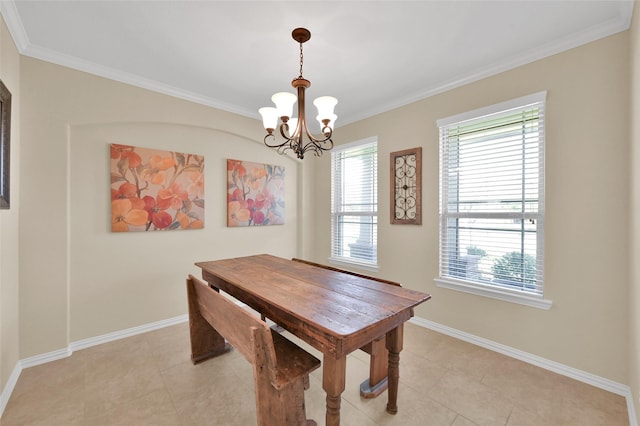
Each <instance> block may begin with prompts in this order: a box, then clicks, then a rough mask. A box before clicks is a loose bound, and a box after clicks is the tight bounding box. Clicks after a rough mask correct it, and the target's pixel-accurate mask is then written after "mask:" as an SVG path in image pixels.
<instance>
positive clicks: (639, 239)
mask: <svg viewBox="0 0 640 426" xmlns="http://www.w3.org/2000/svg"><path fill="white" fill-rule="evenodd" d="M630 36H631V111H630V117H631V119H630V122H631V155H630V158H631V192H630V194H631V206H630V210H629V212H630V213H629V214H630V217H631V224H630V232H629V234H630V235H631V244H630V250H629V262H630V271H631V278H630V280H629V284H630V297H629V385H630V386H631V392H632V394H633V401H634V405H635V407H636V410H640V262H639V261H638V259H639V258H640V216H638V211H640V119H639V117H640V1H636V2H635V4H634V10H633V18H632V21H631V34H630Z"/></svg>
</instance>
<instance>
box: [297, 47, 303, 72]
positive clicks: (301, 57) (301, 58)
mask: <svg viewBox="0 0 640 426" xmlns="http://www.w3.org/2000/svg"><path fill="white" fill-rule="evenodd" d="M302 60H303V56H302V43H300V77H298V78H302Z"/></svg>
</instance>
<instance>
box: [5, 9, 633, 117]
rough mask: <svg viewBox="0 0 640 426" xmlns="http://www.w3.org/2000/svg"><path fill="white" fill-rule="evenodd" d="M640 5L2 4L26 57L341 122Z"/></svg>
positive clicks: (579, 35)
mask: <svg viewBox="0 0 640 426" xmlns="http://www.w3.org/2000/svg"><path fill="white" fill-rule="evenodd" d="M632 10H633V1H632V0H624V1H614V0H605V1H594V0H569V1H565V0H529V1H520V0H512V1H508V0H502V1H485V0H475V1H453V0H440V1H437V0H431V1H398V0H395V1H238V0H236V1H202V0H201V1H178V0H173V1H169V0H164V1H150V0H140V1H126V0H125V1H114V0H111V1H100V0H74V1H64V0H48V1H34V0H26V1H25V0H2V1H0V11H1V12H2V14H3V16H4V18H5V21H6V22H7V25H8V27H9V30H10V32H11V34H12V36H13V38H14V40H15V41H16V44H17V45H18V49H19V50H20V53H22V54H23V55H26V56H30V57H34V58H38V59H42V60H45V61H49V62H53V63H56V64H60V65H63V66H67V67H70V68H74V69H78V70H81V71H86V72H89V73H93V74H96V75H100V76H103V77H107V78H111V79H114V80H117V81H121V82H125V83H128V84H132V85H135V86H140V87H143V88H147V89H151V90H154V91H158V92H161V93H166V94H169V95H172V96H176V97H179V98H183V99H187V100H191V101H194V102H198V103H202V104H205V105H209V106H213V107H216V108H220V109H223V110H226V111H230V112H234V113H238V114H242V115H245V116H248V117H256V118H257V117H258V114H257V109H258V108H259V107H261V106H270V105H271V102H270V97H271V95H272V94H273V93H275V92H278V91H293V89H291V86H290V83H291V80H292V79H294V78H296V77H297V76H298V74H299V47H298V44H297V42H295V41H294V40H293V39H292V38H291V31H292V30H293V29H294V28H295V27H299V26H302V27H306V28H308V29H309V30H310V31H311V40H309V41H308V42H307V43H305V44H304V72H303V74H304V77H305V78H307V79H309V80H310V81H311V87H310V88H309V89H308V91H307V97H308V98H309V101H308V102H309V103H310V100H311V99H313V98H315V97H317V96H321V95H332V96H335V97H337V98H338V99H339V103H338V105H337V107H336V113H337V114H338V116H339V119H338V123H337V125H338V127H339V126H340V124H345V123H350V122H353V121H357V120H360V119H363V118H366V117H370V116H372V115H375V114H378V113H380V112H384V111H388V110H390V109H393V108H396V107H399V106H402V105H405V104H407V103H410V102H414V101H417V100H419V99H423V98H425V97H428V96H431V95H434V94H437V93H440V92H443V91H445V90H449V89H452V88H454V87H458V86H460V85H462V84H466V83H469V82H472V81H475V80H478V79H481V78H485V77H487V76H490V75H493V74H496V73H498V72H502V71H506V70H508V69H512V68H514V67H517V66H520V65H523V64H526V63H529V62H531V61H535V60H538V59H541V58H544V57H546V56H549V55H553V54H556V53H559V52H562V51H564V50H567V49H571V48H574V47H577V46H579V45H581V44H584V43H588V42H591V41H594V40H597V39H599V38H602V37H606V36H608V35H611V34H615V33H617V32H620V31H624V30H626V29H628V28H629V25H630V21H631V15H632Z"/></svg>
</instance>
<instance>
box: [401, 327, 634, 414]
mask: <svg viewBox="0 0 640 426" xmlns="http://www.w3.org/2000/svg"><path fill="white" fill-rule="evenodd" d="M409 321H410V322H411V323H413V324H416V325H419V326H421V327H425V328H428V329H430V330H434V331H437V332H439V333H442V334H446V335H447V336H451V337H455V338H456V339H460V340H463V341H465V342H469V343H472V344H474V345H477V346H480V347H483V348H486V349H489V350H492V351H494V352H498V353H501V354H503V355H506V356H509V357H511V358H515V359H519V360H520V361H524V362H526V363H529V364H533V365H535V366H538V367H540V368H544V369H546V370H549V371H553V372H554V373H558V374H561V375H563V376H567V377H570V378H572V379H575V380H578V381H580V382H583V383H587V384H589V385H592V386H595V387H597V388H600V389H604V390H606V391H609V392H612V393H615V394H616V395H621V396H624V397H625V398H626V400H627V411H628V414H629V425H630V426H638V422H637V417H636V413H635V409H634V404H633V396H632V394H631V388H629V386H627V385H623V384H621V383H618V382H614V381H613V380H609V379H605V378H604V377H600V376H597V375H595V374H591V373H587V372H586V371H582V370H578V369H577V368H573V367H569V366H568V365H564V364H560V363H558V362H555V361H551V360H548V359H546V358H542V357H539V356H537V355H533V354H530V353H528V352H524V351H521V350H519V349H515V348H512V347H509V346H506V345H503V344H500V343H497V342H493V341H491V340H488V339H484V338H482V337H478V336H475V335H473V334H469V333H465V332H464V331H460V330H456V329H455V328H451V327H447V326H445V325H441V324H438V323H436V322H433V321H429V320H427V319H424V318H419V317H414V318H411V320H409Z"/></svg>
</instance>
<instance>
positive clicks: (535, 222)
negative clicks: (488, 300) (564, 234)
mask: <svg viewBox="0 0 640 426" xmlns="http://www.w3.org/2000/svg"><path fill="white" fill-rule="evenodd" d="M545 99H546V92H540V93H536V94H534V95H530V96H525V97H522V98H518V99H514V100H512V101H507V102H503V103H501V104H497V105H493V106H490V107H487V108H482V109H480V110H475V111H471V112H468V113H464V114H460V115H457V116H454V117H449V118H445V119H442V120H438V127H439V129H440V250H439V252H440V274H439V277H438V279H436V283H437V284H438V285H439V286H442V287H447V288H452V289H456V290H462V291H466V292H470V293H474V294H480V295H483V296H489V297H495V298H498V299H502V300H508V301H512V302H516V303H523V304H526V305H530V306H535V307H539V308H543V309H549V307H550V306H551V302H550V301H548V300H544V299H543V290H544V135H545V132H544V121H545V120H544V118H545Z"/></svg>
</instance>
